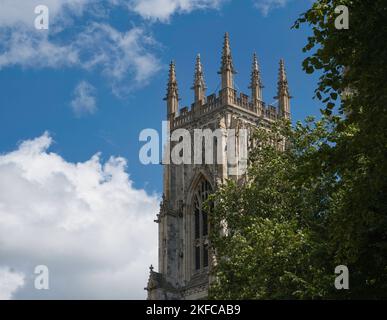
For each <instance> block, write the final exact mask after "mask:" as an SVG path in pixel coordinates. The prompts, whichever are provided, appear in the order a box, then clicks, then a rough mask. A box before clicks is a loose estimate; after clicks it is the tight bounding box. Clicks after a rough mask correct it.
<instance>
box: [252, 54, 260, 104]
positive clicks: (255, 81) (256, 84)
mask: <svg viewBox="0 0 387 320" xmlns="http://www.w3.org/2000/svg"><path fill="white" fill-rule="evenodd" d="M249 88H250V89H251V99H252V101H253V103H256V102H257V101H262V88H263V85H262V80H261V72H260V70H259V65H258V59H257V54H256V53H255V52H254V55H253V65H252V70H251V83H250V87H249Z"/></svg>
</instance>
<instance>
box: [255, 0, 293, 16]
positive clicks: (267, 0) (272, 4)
mask: <svg viewBox="0 0 387 320" xmlns="http://www.w3.org/2000/svg"><path fill="white" fill-rule="evenodd" d="M289 1H290V0H254V5H255V7H257V8H258V9H259V10H260V11H261V13H262V15H263V16H267V15H268V14H269V12H270V11H271V10H274V9H278V8H283V7H285V6H286V5H287V4H288V2H289Z"/></svg>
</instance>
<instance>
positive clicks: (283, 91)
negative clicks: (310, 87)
mask: <svg viewBox="0 0 387 320" xmlns="http://www.w3.org/2000/svg"><path fill="white" fill-rule="evenodd" d="M274 98H275V99H278V108H279V113H280V116H282V117H284V118H287V119H290V98H291V96H290V94H289V85H288V80H287V77H286V71H285V62H284V60H283V59H281V60H280V67H279V72H278V89H277V96H276V97H274Z"/></svg>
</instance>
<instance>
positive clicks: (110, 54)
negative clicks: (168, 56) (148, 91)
mask: <svg viewBox="0 0 387 320" xmlns="http://www.w3.org/2000/svg"><path fill="white" fill-rule="evenodd" d="M1 1H2V3H1V8H2V10H1V12H0V70H1V69H3V68H5V67H9V66H21V67H23V68H54V69H57V68H64V67H74V68H81V69H84V70H88V71H91V72H93V71H97V72H101V73H102V74H103V75H104V76H106V77H107V78H108V80H109V83H111V84H112V87H113V89H114V92H115V93H117V94H119V93H122V91H124V93H125V91H130V90H131V89H133V88H136V87H139V86H143V85H146V84H147V82H148V81H149V79H150V78H151V77H152V76H153V75H154V74H155V73H156V72H157V71H159V69H160V63H159V60H158V58H157V57H156V55H155V53H154V49H155V47H157V46H158V44H157V42H156V41H155V40H153V39H152V37H151V36H149V35H148V34H147V32H146V31H145V29H144V28H138V27H132V28H131V29H129V30H127V31H120V30H117V29H115V28H113V27H112V26H110V25H109V23H108V21H107V20H106V18H107V16H106V17H105V16H104V9H108V8H111V7H112V6H117V5H121V2H119V1H112V0H110V1H108V2H104V3H102V2H99V1H93V0H67V1H62V0H60V1H59V0H48V1H46V2H45V4H46V5H47V6H48V7H49V9H50V27H49V30H48V31H46V30H36V29H35V28H34V19H35V17H36V15H35V13H34V7H35V6H36V5H37V4H40V3H41V1H40V0H39V1H38V0H32V1H28V2H26V1H24V0H1ZM86 13H88V14H89V16H90V15H91V16H92V17H95V19H93V20H94V22H91V21H90V19H89V18H90V17H89V18H88V17H86V18H85V19H81V18H83V17H84V16H85V15H86ZM65 28H68V29H70V30H74V29H76V32H72V31H71V32H69V33H67V34H66V35H64V33H63V32H62V31H64V30H65ZM71 28H72V29H71ZM123 79H125V84H124V83H121V81H122V80H123ZM123 89H124V90H123Z"/></svg>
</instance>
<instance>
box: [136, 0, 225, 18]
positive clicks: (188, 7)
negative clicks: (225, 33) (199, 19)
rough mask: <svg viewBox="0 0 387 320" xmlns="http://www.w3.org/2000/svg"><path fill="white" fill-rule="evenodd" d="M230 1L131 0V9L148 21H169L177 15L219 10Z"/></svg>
mask: <svg viewBox="0 0 387 320" xmlns="http://www.w3.org/2000/svg"><path fill="white" fill-rule="evenodd" d="M226 1H228V0H131V2H130V5H129V8H130V9H131V10H133V11H134V12H136V13H138V14H139V15H141V16H142V17H143V18H146V19H154V20H160V21H168V20H169V18H170V17H171V16H172V15H173V14H175V13H189V12H191V11H193V10H198V9H217V8H219V7H220V5H221V4H222V3H224V2H226Z"/></svg>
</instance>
